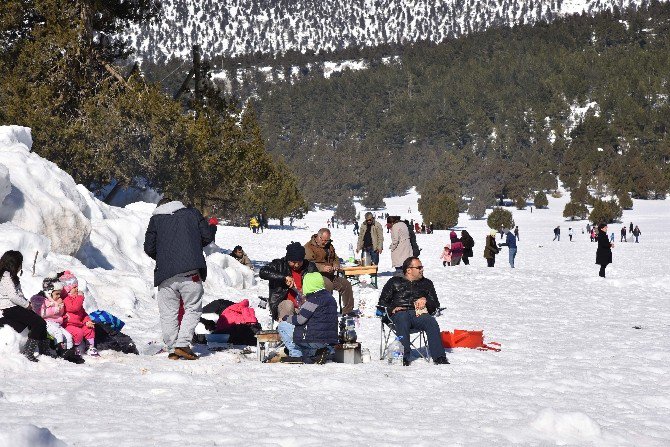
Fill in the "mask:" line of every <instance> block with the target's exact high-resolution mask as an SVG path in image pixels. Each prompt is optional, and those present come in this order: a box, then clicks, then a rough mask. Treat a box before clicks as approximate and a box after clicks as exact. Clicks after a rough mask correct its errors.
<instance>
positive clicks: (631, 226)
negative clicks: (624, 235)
mask: <svg viewBox="0 0 670 447" xmlns="http://www.w3.org/2000/svg"><path fill="white" fill-rule="evenodd" d="M628 232H629V233H631V234H632V233H633V222H631V223H630V226H629V227H628Z"/></svg>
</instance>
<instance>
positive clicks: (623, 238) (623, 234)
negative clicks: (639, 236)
mask: <svg viewBox="0 0 670 447" xmlns="http://www.w3.org/2000/svg"><path fill="white" fill-rule="evenodd" d="M619 242H628V239H627V238H626V227H625V226H623V227H621V240H620V241H619Z"/></svg>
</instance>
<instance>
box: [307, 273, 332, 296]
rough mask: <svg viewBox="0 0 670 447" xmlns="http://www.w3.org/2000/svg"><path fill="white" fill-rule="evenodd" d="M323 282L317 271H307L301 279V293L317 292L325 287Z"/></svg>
mask: <svg viewBox="0 0 670 447" xmlns="http://www.w3.org/2000/svg"><path fill="white" fill-rule="evenodd" d="M325 288H326V286H325V285H324V283H323V276H321V273H319V272H313V273H308V274H306V275H305V277H304V278H303V279H302V293H303V294H305V295H309V294H310V293H314V292H318V291H319V290H323V289H325Z"/></svg>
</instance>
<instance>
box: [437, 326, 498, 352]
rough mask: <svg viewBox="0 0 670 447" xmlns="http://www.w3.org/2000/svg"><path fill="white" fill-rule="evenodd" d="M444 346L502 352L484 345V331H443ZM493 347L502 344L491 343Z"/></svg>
mask: <svg viewBox="0 0 670 447" xmlns="http://www.w3.org/2000/svg"><path fill="white" fill-rule="evenodd" d="M440 336H441V337H442V346H444V347H445V348H470V349H479V350H481V351H500V348H495V347H493V346H489V345H487V344H486V343H484V331H466V330H462V329H454V332H453V333H451V332H449V331H442V332H441V333H440ZM491 345H496V346H500V343H496V342H491Z"/></svg>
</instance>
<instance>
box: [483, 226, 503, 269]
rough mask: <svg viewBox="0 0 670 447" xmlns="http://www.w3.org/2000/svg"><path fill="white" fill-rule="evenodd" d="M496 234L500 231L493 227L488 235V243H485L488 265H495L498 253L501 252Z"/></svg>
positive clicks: (485, 255)
mask: <svg viewBox="0 0 670 447" xmlns="http://www.w3.org/2000/svg"><path fill="white" fill-rule="evenodd" d="M496 234H498V232H497V231H496V230H494V229H491V232H490V233H489V235H488V236H486V245H484V257H485V258H486V265H487V266H488V267H493V266H494V265H495V263H496V255H497V254H498V252H500V249H499V248H498V246H497V245H496Z"/></svg>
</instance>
